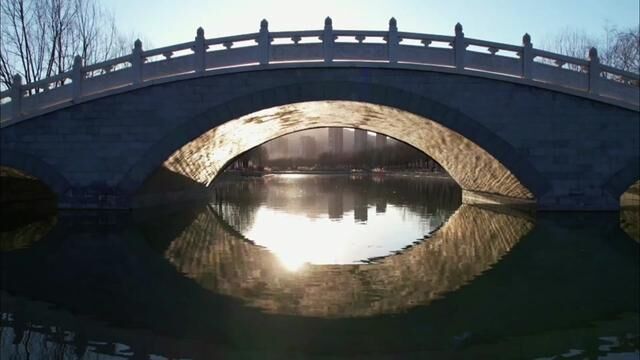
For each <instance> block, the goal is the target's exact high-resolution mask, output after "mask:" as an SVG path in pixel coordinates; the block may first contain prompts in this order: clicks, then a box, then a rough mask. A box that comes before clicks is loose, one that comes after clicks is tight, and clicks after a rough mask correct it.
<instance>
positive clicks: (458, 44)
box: [453, 23, 467, 70]
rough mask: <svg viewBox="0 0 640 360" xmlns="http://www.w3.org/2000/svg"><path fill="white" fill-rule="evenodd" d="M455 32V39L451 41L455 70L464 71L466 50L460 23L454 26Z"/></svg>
mask: <svg viewBox="0 0 640 360" xmlns="http://www.w3.org/2000/svg"><path fill="white" fill-rule="evenodd" d="M454 29H455V32H456V37H455V38H454V39H453V54H454V61H455V66H456V69H458V70H462V69H464V55H465V54H464V53H465V51H466V49H467V45H466V44H465V41H464V33H463V32H462V25H461V24H460V23H457V24H456V27H455V28H454Z"/></svg>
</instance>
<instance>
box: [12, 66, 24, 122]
mask: <svg viewBox="0 0 640 360" xmlns="http://www.w3.org/2000/svg"><path fill="white" fill-rule="evenodd" d="M23 96H24V90H23V89H22V77H21V76H20V75H18V74H16V75H14V76H13V83H12V84H11V119H13V120H18V119H20V116H21V115H22V97H23Z"/></svg>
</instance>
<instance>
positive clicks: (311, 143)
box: [300, 136, 318, 159]
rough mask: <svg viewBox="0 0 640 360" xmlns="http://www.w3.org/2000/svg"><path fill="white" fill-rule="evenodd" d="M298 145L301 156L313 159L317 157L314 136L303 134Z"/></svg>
mask: <svg viewBox="0 0 640 360" xmlns="http://www.w3.org/2000/svg"><path fill="white" fill-rule="evenodd" d="M300 147H301V148H302V157H303V158H305V159H315V158H317V157H318V146H317V144H316V138H314V137H313V136H303V137H301V138H300Z"/></svg>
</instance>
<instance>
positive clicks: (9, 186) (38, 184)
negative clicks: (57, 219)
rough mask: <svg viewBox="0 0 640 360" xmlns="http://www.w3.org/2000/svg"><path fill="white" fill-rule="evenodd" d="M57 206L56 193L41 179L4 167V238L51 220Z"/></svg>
mask: <svg viewBox="0 0 640 360" xmlns="http://www.w3.org/2000/svg"><path fill="white" fill-rule="evenodd" d="M56 202H57V196H56V194H55V192H54V190H53V189H51V188H50V187H49V186H48V185H47V184H46V183H45V182H43V181H42V180H40V179H39V178H37V177H35V176H33V175H31V174H29V173H27V172H25V171H22V170H19V169H16V168H13V167H9V166H4V165H0V209H2V214H1V216H2V221H0V234H2V235H5V233H8V232H11V231H13V230H14V229H17V228H20V227H21V226H22V225H24V224H29V223H31V222H37V221H38V220H41V219H45V218H46V219H49V218H50V217H51V216H53V215H54V214H55V212H56V205H57V203H56ZM47 222H49V220H47ZM4 237H5V236H3V238H4Z"/></svg>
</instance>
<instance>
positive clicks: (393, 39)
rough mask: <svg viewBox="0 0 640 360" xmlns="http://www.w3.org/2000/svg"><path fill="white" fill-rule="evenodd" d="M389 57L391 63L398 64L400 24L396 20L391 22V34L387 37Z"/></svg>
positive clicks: (392, 19)
mask: <svg viewBox="0 0 640 360" xmlns="http://www.w3.org/2000/svg"><path fill="white" fill-rule="evenodd" d="M386 40H387V50H388V53H387V55H388V56H389V62H390V63H396V62H398V54H397V50H398V44H399V43H400V41H399V40H398V24H397V22H396V19H395V18H391V19H390V20H389V34H388V35H387V39H386Z"/></svg>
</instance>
